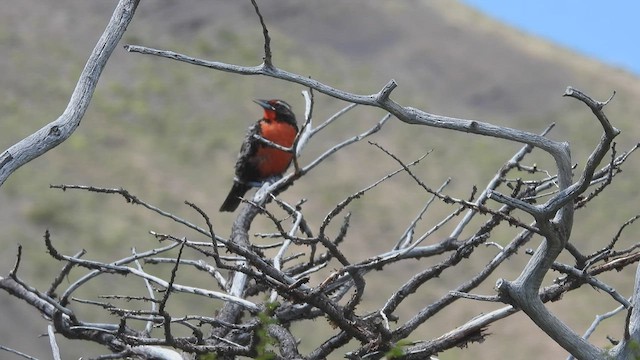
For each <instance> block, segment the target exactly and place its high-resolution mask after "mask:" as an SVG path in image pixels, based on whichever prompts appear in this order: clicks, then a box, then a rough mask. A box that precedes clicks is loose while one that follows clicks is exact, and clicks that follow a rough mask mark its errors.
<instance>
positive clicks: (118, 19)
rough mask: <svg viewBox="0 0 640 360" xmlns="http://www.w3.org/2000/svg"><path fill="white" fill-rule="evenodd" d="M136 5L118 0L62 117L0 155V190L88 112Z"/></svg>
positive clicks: (129, 0)
mask: <svg viewBox="0 0 640 360" xmlns="http://www.w3.org/2000/svg"><path fill="white" fill-rule="evenodd" d="M139 2H140V0H120V2H119V3H118V6H117V7H116V9H115V10H114V12H113V15H112V17H111V20H110V21H109V24H108V25H107V27H106V29H105V30H104V33H103V34H102V36H101V37H100V40H98V43H97V44H96V46H95V48H94V49H93V52H92V53H91V55H90V56H89V59H88V60H87V63H86V65H85V67H84V69H83V70H82V73H81V74H80V79H79V80H78V83H77V84H76V88H75V89H74V90H73V93H72V94H71V99H70V100H69V103H68V104H67V108H66V109H65V110H64V112H63V113H62V115H60V116H59V117H58V118H57V119H56V120H54V121H52V122H50V123H48V124H47V125H45V126H44V127H43V128H41V129H40V130H38V131H36V132H35V133H33V134H31V135H29V136H27V137H26V138H24V139H22V140H21V141H19V142H18V143H16V144H15V145H13V146H11V147H9V148H8V149H7V150H5V151H4V152H3V153H1V154H0V186H2V184H3V183H4V182H5V181H6V180H7V178H8V177H9V176H10V175H11V174H12V173H13V172H14V171H16V170H17V169H18V168H19V167H21V166H22V165H24V164H26V163H28V162H29V161H31V160H33V159H35V158H37V157H38V156H40V155H42V154H44V153H46V152H47V151H49V150H51V149H53V148H54V147H56V146H58V145H60V144H61V143H62V142H64V141H65V140H67V139H68V138H69V137H70V136H71V134H73V132H74V131H75V130H76V129H77V128H78V126H79V125H80V121H81V120H82V118H83V117H84V114H85V112H86V111H87V108H89V103H90V102H91V98H92V96H93V92H94V90H95V88H96V86H97V85H98V79H100V74H102V70H103V69H104V67H105V65H106V64H107V61H108V60H109V57H110V56H111V53H113V50H114V49H115V47H116V45H117V44H118V42H120V39H121V38H122V35H123V34H124V32H125V30H126V29H127V26H128V25H129V23H130V22H131V19H132V18H133V15H134V13H135V11H136V8H137V6H138V3H139Z"/></svg>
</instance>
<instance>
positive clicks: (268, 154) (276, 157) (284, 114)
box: [220, 99, 298, 212]
mask: <svg viewBox="0 0 640 360" xmlns="http://www.w3.org/2000/svg"><path fill="white" fill-rule="evenodd" d="M254 102H255V103H256V104H258V105H260V106H261V107H262V108H263V111H264V114H263V116H262V119H260V120H258V121H257V122H256V123H255V124H253V125H252V126H250V127H249V130H248V131H247V134H246V136H245V138H244V141H243V143H242V146H241V147H240V153H239V154H238V159H237V161H236V165H235V177H234V179H233V186H232V187H231V191H229V195H227V198H226V199H225V200H224V202H223V203H222V206H221V207H220V211H227V212H233V211H235V210H236V208H237V207H238V205H240V202H241V197H242V196H244V194H246V193H247V191H249V189H250V188H251V187H257V186H260V185H261V184H262V183H264V181H266V180H269V179H271V178H276V177H281V176H282V174H283V173H284V172H285V171H287V168H288V167H289V165H290V164H291V160H292V159H293V153H290V152H286V151H283V150H280V149H277V148H275V147H273V146H270V145H269V144H266V143H265V142H263V141H261V140H260V139H258V138H256V135H258V136H260V137H262V138H263V139H266V140H269V141H270V142H272V143H274V144H278V145H280V146H282V147H286V148H290V147H291V146H292V145H293V142H294V141H295V139H296V136H297V135H298V124H297V122H296V116H295V115H294V113H293V111H292V110H291V105H289V104H287V103H286V102H285V101H283V100H278V99H272V100H254Z"/></svg>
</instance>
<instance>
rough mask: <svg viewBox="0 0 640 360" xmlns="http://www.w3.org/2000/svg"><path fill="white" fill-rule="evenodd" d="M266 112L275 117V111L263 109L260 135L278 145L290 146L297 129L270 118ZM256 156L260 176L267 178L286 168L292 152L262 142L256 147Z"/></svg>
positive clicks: (280, 172)
mask: <svg viewBox="0 0 640 360" xmlns="http://www.w3.org/2000/svg"><path fill="white" fill-rule="evenodd" d="M268 112H271V113H273V115H274V117H275V112H273V111H265V118H264V119H262V120H260V135H261V136H262V137H263V138H265V139H267V140H269V141H271V142H273V143H276V144H278V145H281V146H284V147H291V146H292V145H293V141H294V140H295V138H296V134H297V129H296V128H295V127H293V126H292V125H291V124H289V123H287V122H284V121H278V120H275V119H270V118H269V117H270V116H269V115H270V114H268ZM256 158H257V160H258V161H257V162H258V171H259V172H260V177H262V178H268V177H271V176H274V175H279V174H282V173H283V172H284V171H285V170H287V167H289V163H291V159H292V158H293V154H291V153H288V152H285V151H282V150H279V149H276V148H273V147H270V146H268V145H265V144H262V145H260V147H259V148H258V152H257V153H256Z"/></svg>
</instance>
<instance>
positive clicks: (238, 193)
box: [220, 181, 251, 212]
mask: <svg viewBox="0 0 640 360" xmlns="http://www.w3.org/2000/svg"><path fill="white" fill-rule="evenodd" d="M250 188H251V186H249V185H247V184H243V183H239V182H237V181H234V182H233V187H232V188H231V191H229V195H227V198H226V199H225V200H224V202H223V203H222V206H220V211H229V212H232V211H235V210H236V209H237V208H238V205H240V202H241V200H240V198H242V197H243V196H244V194H246V193H247V191H249V189H250Z"/></svg>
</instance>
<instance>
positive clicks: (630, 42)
mask: <svg viewBox="0 0 640 360" xmlns="http://www.w3.org/2000/svg"><path fill="white" fill-rule="evenodd" d="M462 2H464V3H466V4H468V5H471V6H472V7H474V8H476V9H478V10H480V11H482V12H484V13H486V14H487V15H489V16H491V17H493V18H495V19H498V20H500V21H502V22H504V23H507V24H509V25H512V26H514V27H517V28H519V29H521V30H523V31H525V32H528V33H530V34H534V35H537V36H540V37H543V38H546V39H548V40H551V41H553V42H555V43H557V44H560V45H562V46H564V47H567V48H570V49H572V50H574V51H577V52H579V53H582V54H584V55H587V56H589V57H592V58H596V59H598V60H600V61H602V62H604V63H607V64H610V65H613V66H616V67H620V68H623V69H626V70H628V71H631V72H633V73H635V74H636V75H638V76H640V0H619V1H598V0H529V1H509V0H462Z"/></svg>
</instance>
